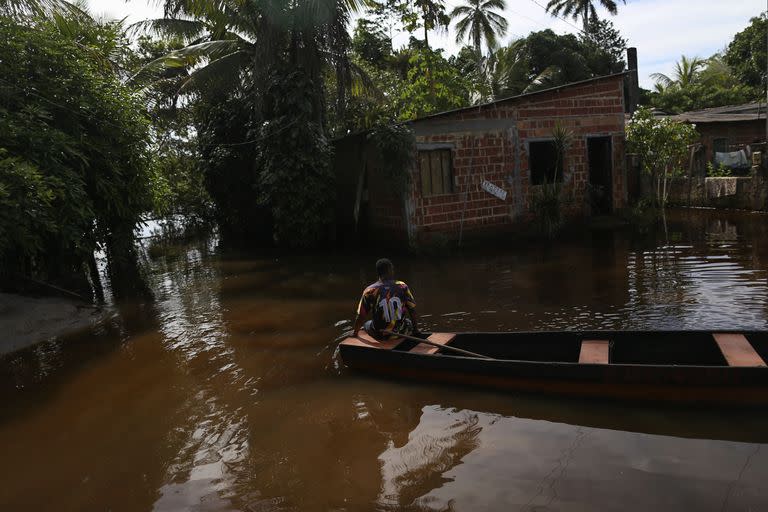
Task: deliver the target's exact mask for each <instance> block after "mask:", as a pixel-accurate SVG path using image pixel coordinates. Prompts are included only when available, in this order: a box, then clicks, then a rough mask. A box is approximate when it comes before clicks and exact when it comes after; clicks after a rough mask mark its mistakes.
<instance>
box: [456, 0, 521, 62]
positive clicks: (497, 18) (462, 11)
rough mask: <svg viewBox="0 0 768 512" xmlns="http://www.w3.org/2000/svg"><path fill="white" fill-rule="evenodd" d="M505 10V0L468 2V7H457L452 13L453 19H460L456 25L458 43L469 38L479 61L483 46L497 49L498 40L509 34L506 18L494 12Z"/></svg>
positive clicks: (475, 0) (472, 0) (470, 0)
mask: <svg viewBox="0 0 768 512" xmlns="http://www.w3.org/2000/svg"><path fill="white" fill-rule="evenodd" d="M505 8H506V2H505V0H468V3H467V4H466V5H460V6H458V7H455V8H454V9H453V11H451V18H452V19H457V18H460V19H459V21H458V22H457V23H456V42H457V43H460V42H461V41H462V40H463V39H464V38H466V37H467V36H469V42H470V43H471V44H472V46H474V48H475V54H476V55H477V58H478V61H479V60H480V58H481V56H482V44H483V43H485V45H486V47H487V48H488V49H489V50H491V49H493V48H496V46H497V45H498V38H500V37H504V35H505V34H506V33H507V27H508V23H507V20H506V18H504V17H503V16H502V15H500V14H498V13H496V12H494V11H493V10H494V9H496V10H499V11H503V10H504V9H505Z"/></svg>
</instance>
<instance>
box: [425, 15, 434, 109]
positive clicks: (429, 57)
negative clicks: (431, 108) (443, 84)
mask: <svg viewBox="0 0 768 512" xmlns="http://www.w3.org/2000/svg"><path fill="white" fill-rule="evenodd" d="M425 14H426V13H425ZM424 48H425V51H426V52H427V53H426V54H425V56H426V58H427V81H428V82H429V95H430V97H431V98H432V105H434V104H435V82H434V80H433V79H432V52H431V51H430V49H429V29H428V28H427V17H426V16H424Z"/></svg>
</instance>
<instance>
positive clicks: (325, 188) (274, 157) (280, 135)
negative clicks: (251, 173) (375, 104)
mask: <svg viewBox="0 0 768 512" xmlns="http://www.w3.org/2000/svg"><path fill="white" fill-rule="evenodd" d="M313 90H314V84H312V82H311V79H310V78H309V77H308V76H307V75H306V74H305V73H302V72H301V71H294V72H292V73H287V74H283V73H276V74H275V75H274V78H273V79H272V81H271V84H270V87H269V89H268V91H267V95H268V96H269V97H270V98H271V100H272V101H273V102H274V103H273V105H271V110H272V112H271V114H272V116H271V118H270V120H269V121H268V122H266V123H264V125H263V126H262V128H261V130H260V132H259V137H260V139H261V142H260V143H259V147H258V152H259V160H258V164H259V166H258V169H259V171H258V190H259V192H260V198H261V201H262V202H263V203H266V204H269V205H270V206H271V208H272V214H273V216H274V222H275V238H276V241H277V242H278V243H279V244H281V245H287V246H291V247H311V246H315V245H318V244H319V243H321V242H323V241H325V240H327V239H328V235H329V232H330V228H331V223H332V222H333V212H334V200H335V198H334V195H335V190H336V189H335V181H334V174H333V169H332V166H331V156H332V150H331V146H330V144H329V143H328V140H327V139H326V137H325V135H324V133H323V129H322V127H321V126H320V125H319V124H318V123H317V122H316V121H315V120H314V114H315V108H314V101H315V100H314V98H313V96H312V93H313Z"/></svg>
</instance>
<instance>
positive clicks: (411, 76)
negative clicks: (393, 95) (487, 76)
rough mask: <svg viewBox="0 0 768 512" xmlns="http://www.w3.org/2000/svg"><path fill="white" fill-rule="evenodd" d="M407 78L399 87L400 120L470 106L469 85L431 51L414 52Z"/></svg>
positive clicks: (441, 58)
mask: <svg viewBox="0 0 768 512" xmlns="http://www.w3.org/2000/svg"><path fill="white" fill-rule="evenodd" d="M409 65H410V69H409V71H408V78H407V79H406V81H405V83H404V84H402V87H401V91H400V97H399V102H400V104H401V108H400V118H401V119H413V118H417V117H422V116H425V115H427V114H432V113H435V112H442V111H445V110H452V109H455V108H460V107H463V106H465V105H467V104H469V93H470V91H469V84H468V82H467V80H466V79H465V77H462V76H461V75H460V74H459V73H458V71H457V70H456V68H454V67H452V66H451V65H450V64H449V63H448V61H446V60H445V59H444V58H443V56H442V54H441V53H440V52H437V51H432V50H422V51H417V52H414V53H413V55H412V56H411V58H410V60H409Z"/></svg>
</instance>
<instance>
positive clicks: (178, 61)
mask: <svg viewBox="0 0 768 512" xmlns="http://www.w3.org/2000/svg"><path fill="white" fill-rule="evenodd" d="M239 49H240V42H239V41H237V40H223V41H207V42H204V43H199V44H194V45H190V46H187V47H185V48H182V49H180V50H175V51H172V52H171V53H169V54H168V55H164V56H162V57H160V58H158V59H155V60H153V61H152V62H150V63H148V64H147V65H146V66H144V67H143V68H141V69H140V70H139V71H138V72H137V73H136V74H135V75H133V76H132V77H131V78H130V79H129V83H135V82H139V81H142V80H144V79H146V78H148V77H152V76H158V75H160V74H161V73H163V72H164V71H166V70H168V69H173V68H191V67H193V66H195V65H196V64H198V63H199V62H200V61H201V60H203V59H208V60H210V61H215V60H217V59H220V58H223V57H225V56H227V55H230V54H233V53H235V52H237V51H238V50H239Z"/></svg>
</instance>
